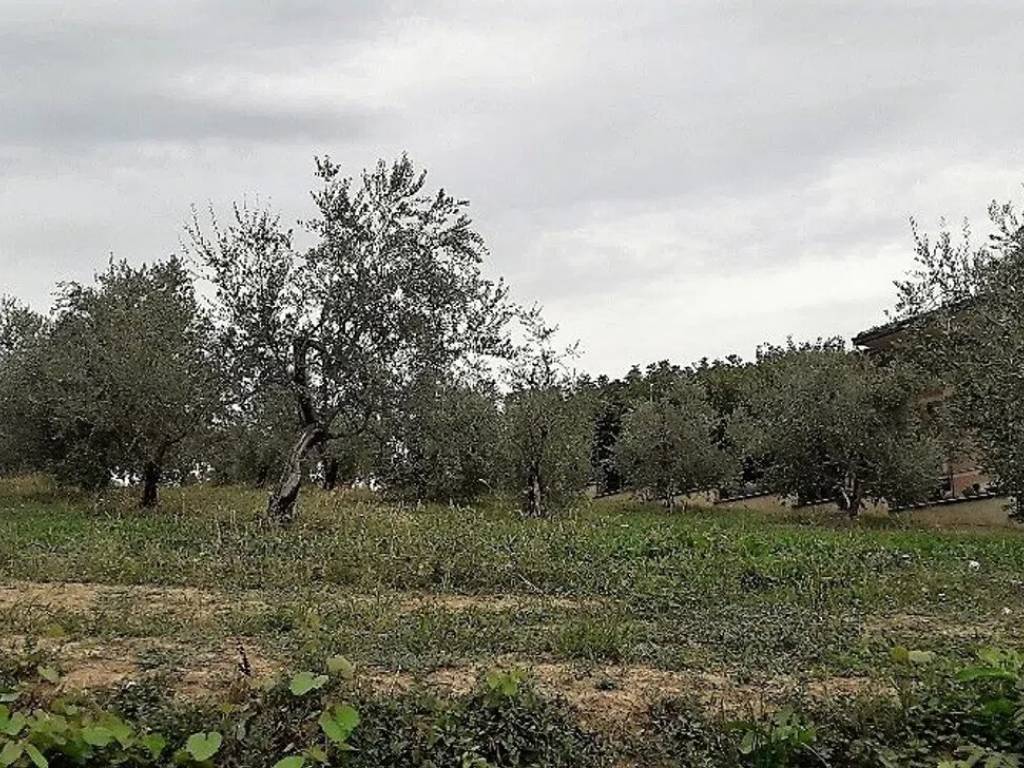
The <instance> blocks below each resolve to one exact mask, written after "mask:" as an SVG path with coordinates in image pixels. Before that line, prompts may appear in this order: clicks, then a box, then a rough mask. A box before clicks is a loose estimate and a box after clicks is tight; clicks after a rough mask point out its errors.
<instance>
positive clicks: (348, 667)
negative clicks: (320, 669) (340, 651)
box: [327, 656, 356, 680]
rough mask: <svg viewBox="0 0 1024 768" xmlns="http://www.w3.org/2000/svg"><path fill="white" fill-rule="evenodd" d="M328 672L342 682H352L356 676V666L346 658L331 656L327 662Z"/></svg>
mask: <svg viewBox="0 0 1024 768" xmlns="http://www.w3.org/2000/svg"><path fill="white" fill-rule="evenodd" d="M327 671H328V672H330V673H331V674H332V675H338V676H339V677H340V678H341V679H342V680H351V679H352V677H353V675H355V671H356V666H355V664H353V663H352V662H351V661H349V660H348V659H346V658H345V657H344V656H331V658H329V659H328V660H327Z"/></svg>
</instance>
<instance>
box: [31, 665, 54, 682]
mask: <svg viewBox="0 0 1024 768" xmlns="http://www.w3.org/2000/svg"><path fill="white" fill-rule="evenodd" d="M36 672H38V673H39V676H40V677H41V678H43V680H45V681H46V682H48V683H52V684H53V685H56V684H57V683H59V682H60V673H59V672H58V671H57V670H56V669H54V668H53V667H47V666H43V665H42V664H40V665H39V666H38V667H36Z"/></svg>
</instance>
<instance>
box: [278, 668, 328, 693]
mask: <svg viewBox="0 0 1024 768" xmlns="http://www.w3.org/2000/svg"><path fill="white" fill-rule="evenodd" d="M327 679H328V678H327V675H314V674H313V673H312V672H299V673H298V674H296V675H295V677H293V678H292V682H291V684H290V685H289V686H288V690H289V691H291V692H292V695H293V696H305V695H306V694H307V693H309V692H310V691H315V690H317V689H318V688H323V687H324V684H325V683H326V682H327Z"/></svg>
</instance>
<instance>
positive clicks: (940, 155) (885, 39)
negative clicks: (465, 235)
mask: <svg viewBox="0 0 1024 768" xmlns="http://www.w3.org/2000/svg"><path fill="white" fill-rule="evenodd" d="M1022 21H1024V8H1021V6H1020V5H1019V4H1017V3H1012V2H1009V1H1008V2H1003V3H998V2H991V3H972V4H969V5H968V4H963V3H958V2H952V1H951V2H927V3H926V2H914V3H900V4H895V3H890V2H862V3H857V4H846V3H843V4H840V3H821V2H806V3H797V2H788V3H771V4H750V3H740V2H735V3H711V2H708V3H686V4H683V3H676V2H660V1H657V0H649V1H647V2H641V3H630V4H625V3H621V2H611V1H610V0H609V1H607V2H605V1H599V0H588V1H587V2H583V0H579V2H565V3H550V2H542V1H541V0H531V1H529V2H517V3H490V2H484V3H469V2H412V1H411V0H410V1H408V2H373V1H371V0H368V1H367V2H359V3H328V2H316V1H314V0H303V1H302V2H294V1H293V2H286V1H285V0H276V1H275V2H262V3H258V4H256V3H243V2H240V1H238V2H228V1H226V0H224V1H222V2H198V1H197V0H194V1H192V2H180V1H179V2H171V1H170V0H159V1H156V0H155V1H154V2H147V3H135V4H127V3H120V2H82V3H74V4H70V3H57V2H33V3H24V2H19V1H18V0H0V173H2V176H0V210H2V211H3V214H2V215H0V291H5V290H6V291H11V292H14V293H17V294H20V295H23V296H25V297H27V298H29V299H31V300H32V301H33V302H35V303H36V304H38V305H40V306H42V305H45V303H46V301H47V295H48V291H49V290H50V287H51V285H52V284H53V282H55V281H56V280H59V279H68V278H84V277H87V276H88V275H89V274H90V273H91V272H92V271H93V270H94V269H96V268H98V267H100V266H101V265H102V263H103V261H104V260H105V259H106V256H107V254H108V253H109V252H111V251H114V252H116V253H117V254H118V255H120V256H126V257H129V258H133V259H145V258H154V257H157V256H161V255H163V254H165V253H167V252H169V251H171V250H173V249H175V248H176V246H177V242H178V237H179V234H180V228H181V223H182V221H183V219H184V217H185V215H186V214H187V210H188V206H189V205H190V204H191V203H193V202H198V203H200V204H203V203H205V202H206V201H207V200H209V201H211V202H213V203H214V204H216V205H225V204H227V203H228V202H230V201H231V200H232V199H235V198H239V197H242V196H243V195H253V194H260V195H262V196H264V197H267V198H270V199H271V200H272V201H273V202H274V204H275V205H277V206H278V207H279V208H281V209H282V210H283V211H284V213H285V214H286V216H288V217H289V218H298V217H299V216H301V215H303V214H305V213H306V212H307V210H308V209H307V206H308V198H307V195H306V189H307V188H308V185H309V183H310V170H311V159H312V156H313V155H314V154H318V153H324V152H329V153H330V154H332V155H333V156H335V157H336V158H337V159H339V160H341V161H342V162H344V163H346V164H347V165H349V167H351V168H352V169H353V170H357V169H358V168H359V167H362V166H364V165H367V164H369V163H372V162H373V161H374V160H375V158H376V157H378V156H393V155H395V154H397V153H399V152H401V151H402V150H408V151H409V152H410V153H411V154H412V156H413V157H414V159H416V160H417V161H418V162H420V163H422V164H423V165H424V166H426V167H427V168H429V169H430V171H431V176H432V178H433V180H434V181H435V182H436V183H438V184H443V185H444V186H445V187H447V188H449V189H451V190H452V191H454V192H456V193H457V194H459V195H460V196H465V197H468V198H470V199H471V200H472V201H473V204H474V212H475V216H476V219H477V223H478V225H479V228H480V229H481V231H482V232H483V233H484V234H485V236H486V237H487V239H488V242H489V244H490V247H491V250H492V254H493V264H492V265H491V268H492V269H493V270H494V271H495V272H501V273H503V274H506V275H507V276H508V277H509V279H510V280H511V281H512V282H513V284H514V285H515V286H516V287H517V290H518V293H519V295H520V297H521V298H523V299H524V300H529V299H532V298H539V299H541V300H543V301H544V302H545V303H546V304H547V305H548V307H549V313H550V314H551V315H552V317H553V319H555V320H558V321H560V322H561V324H562V326H563V328H564V330H565V332H566V334H567V335H572V336H575V337H579V338H580V339H581V340H582V341H583V346H584V348H585V349H586V350H587V354H586V357H585V358H584V360H583V361H582V363H583V365H584V367H587V368H590V369H592V370H608V371H610V372H613V373H615V372H620V371H622V370H623V369H624V368H625V367H626V366H628V364H629V363H631V362H643V361H646V360H648V359H653V358H658V357H666V356H671V357H674V358H676V359H679V360H682V361H685V360H688V359H691V358H695V357H699V356H700V355H702V354H724V353H726V352H730V351H739V352H741V353H744V354H749V353H750V351H751V350H752V349H753V346H754V345H755V344H756V343H757V342H759V341H761V340H763V339H764V338H766V337H774V338H776V339H778V338H780V337H781V336H784V335H785V334H786V333H787V332H792V333H795V334H797V335H818V334H819V333H833V332H842V333H850V332H853V331H856V330H857V329H858V327H860V326H863V325H870V324H873V323H874V322H876V321H877V320H878V319H879V318H880V314H881V311H882V308H883V307H884V306H886V304H887V303H888V301H889V298H890V288H889V284H890V282H891V280H892V279H893V278H895V277H898V276H899V274H900V273H901V271H902V270H903V269H904V268H905V267H906V265H907V263H908V257H909V247H908V236H907V227H906V219H907V216H908V215H910V214H918V215H919V216H921V218H922V219H923V220H924V221H925V222H926V223H928V222H931V221H934V220H935V219H936V218H937V217H938V216H939V215H942V214H947V215H950V216H952V217H958V216H960V215H962V214H971V215H972V216H974V217H976V218H977V217H980V215H981V213H982V212H983V209H984V205H985V203H986V202H987V200H988V199H989V198H991V197H1000V198H1002V197H1007V196H1009V195H1014V194H1016V193H1017V191H1018V183H1019V181H1020V173H1019V169H1020V165H1021V160H1022V159H1024V152H1022V149H1024V148H1022V147H1021V146H1020V143H1019V126H1020V125H1021V123H1022V119H1021V118H1022V117H1024V104H1022V102H1021V101H1020V99H1019V92H1020V88H1021V85H1022V83H1021V80H1022V76H1021V75H1022V73H1024V66H1022V65H1024V61H1022V59H1024V49H1021V47H1020V46H1019V41H1018V40H1017V39H1016V38H1017V37H1018V35H1017V34H1016V33H1017V30H1018V29H1019V26H1020V23H1021V22H1022Z"/></svg>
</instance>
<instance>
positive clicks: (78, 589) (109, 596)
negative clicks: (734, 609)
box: [0, 581, 600, 619]
mask: <svg viewBox="0 0 1024 768" xmlns="http://www.w3.org/2000/svg"><path fill="white" fill-rule="evenodd" d="M312 596H313V597H314V598H318V599H323V600H324V601H329V600H331V599H333V598H337V597H339V596H343V597H345V598H346V599H349V600H356V601H374V600H380V599H384V600H385V601H387V602H388V603H392V602H393V604H395V605H396V606H397V608H398V610H400V611H402V612H412V611H418V610H429V609H437V610H442V611H452V612H457V611H494V612H504V611H525V610H542V609H555V610H571V609H575V608H593V607H596V606H598V605H600V603H599V601H596V600H572V599H568V598H558V597H548V596H544V595H539V596H536V597H532V596H517V595H453V594H431V593H403V592H399V593H392V594H383V595H368V594H345V593H339V592H338V590H336V589H330V590H324V591H323V592H322V593H313V595H312ZM239 605H244V606H246V607H248V608H251V609H253V610H262V609H266V608H267V607H268V604H267V602H266V601H265V600H264V599H263V598H262V597H261V596H260V594H259V593H255V592H253V593H242V594H236V593H227V592H220V591H217V590H208V589H200V588H197V587H165V586H155V585H146V586H137V585H110V584H86V583H80V582H33V581H19V582H13V583H8V584H2V585H0V610H5V609H13V608H33V607H34V608H44V609H48V610H61V611H70V612H74V613H82V612H87V611H90V610H94V609H98V608H104V607H114V608H127V609H132V608H135V609H138V610H140V611H142V612H152V611H159V612H161V613H170V614H171V615H173V616H177V617H183V618H192V619H195V618H204V617H209V616H212V615H216V614H217V613H221V612H224V611H227V610H229V609H231V608H232V607H237V606H239Z"/></svg>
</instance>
